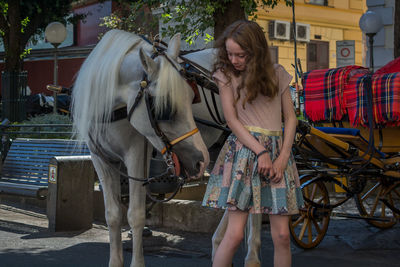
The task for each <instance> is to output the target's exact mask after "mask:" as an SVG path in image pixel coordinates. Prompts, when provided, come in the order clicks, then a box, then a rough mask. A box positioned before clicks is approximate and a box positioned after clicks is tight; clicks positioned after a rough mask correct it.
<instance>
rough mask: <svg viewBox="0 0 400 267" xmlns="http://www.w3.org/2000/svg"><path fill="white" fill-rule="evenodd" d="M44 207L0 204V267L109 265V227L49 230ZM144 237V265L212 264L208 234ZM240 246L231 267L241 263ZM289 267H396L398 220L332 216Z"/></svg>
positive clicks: (157, 232) (162, 232)
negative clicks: (382, 224)
mask: <svg viewBox="0 0 400 267" xmlns="http://www.w3.org/2000/svg"><path fill="white" fill-rule="evenodd" d="M47 227H48V222H47V218H46V216H45V214H44V212H43V211H42V210H37V209H36V210H35V209H29V210H27V209H26V208H25V209H20V208H18V207H15V206H11V205H4V204H0V266H1V267H3V266H4V267H13V266H18V267H20V266H29V267H31V266H41V267H47V266H56V267H62V266H96V267H97V266H107V263H108V255H109V246H108V232H107V227H106V226H104V225H102V224H94V226H93V228H92V229H90V230H88V231H84V232H68V233H66V232H63V233H52V232H50V231H49V230H48V228H47ZM152 231H153V232H152V236H151V237H145V238H144V253H145V260H146V266H148V267H156V266H157V267H159V266H180V267H186V266H187V267H196V266H211V261H210V257H211V256H210V255H211V242H210V240H211V234H202V233H192V232H182V231H173V230H171V229H162V228H152ZM122 234H123V242H124V259H125V266H129V262H130V257H131V253H130V239H129V238H128V230H127V229H125V230H124V232H123V233H122ZM262 234H263V238H262V266H263V267H266V266H272V255H273V251H272V241H271V238H270V233H269V227H268V225H264V228H263V231H262ZM243 251H244V247H243V246H241V247H240V248H239V251H238V253H237V254H236V256H235V259H234V266H235V267H236V266H243ZM292 252H293V266H295V267H297V266H298V267H313V266H324V267H330V266H332V267H333V266H335V267H337V266H340V267H347V266H349V267H350V266H351V267H354V266H362V267H369V266H371V267H372V266H373V267H377V266H385V267H392V266H393V267H394V266H399V264H400V263H399V262H400V256H399V254H400V224H397V225H396V226H395V227H393V228H391V229H388V230H384V231H383V230H379V229H376V228H373V227H372V226H369V225H368V224H367V223H366V222H364V221H362V220H354V219H335V218H332V220H331V223H330V225H329V229H328V232H327V235H326V236H325V238H324V240H323V241H322V243H321V244H320V245H319V246H318V247H317V248H315V249H312V250H303V249H300V248H297V247H295V246H294V245H292Z"/></svg>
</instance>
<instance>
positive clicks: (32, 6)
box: [0, 0, 82, 71]
mask: <svg viewBox="0 0 400 267" xmlns="http://www.w3.org/2000/svg"><path fill="white" fill-rule="evenodd" d="M73 2H74V1H72V0H19V1H17V0H0V12H1V15H0V37H1V39H2V41H3V45H4V50H5V57H4V61H5V70H7V71H19V70H21V69H22V62H23V56H24V54H26V51H25V46H26V44H27V43H28V41H29V39H30V38H32V36H34V35H35V34H37V33H40V32H42V31H44V29H45V28H46V26H47V25H48V24H49V23H50V22H52V21H60V22H62V23H65V22H66V21H65V20H66V17H67V16H68V15H70V12H71V4H72V3H73ZM80 18H82V15H78V16H72V17H69V20H71V21H74V20H76V19H80Z"/></svg>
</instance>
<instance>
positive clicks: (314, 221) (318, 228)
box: [311, 219, 321, 234]
mask: <svg viewBox="0 0 400 267" xmlns="http://www.w3.org/2000/svg"><path fill="white" fill-rule="evenodd" d="M311 220H312V222H313V224H314V226H315V230H317V232H318V234H321V228H320V227H319V225H318V222H317V221H316V220H315V219H311Z"/></svg>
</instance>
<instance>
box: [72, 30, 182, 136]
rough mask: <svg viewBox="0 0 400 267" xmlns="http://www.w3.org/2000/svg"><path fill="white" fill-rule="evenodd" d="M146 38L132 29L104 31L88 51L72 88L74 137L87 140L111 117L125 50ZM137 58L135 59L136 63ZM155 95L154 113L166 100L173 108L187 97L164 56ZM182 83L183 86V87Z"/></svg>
mask: <svg viewBox="0 0 400 267" xmlns="http://www.w3.org/2000/svg"><path fill="white" fill-rule="evenodd" d="M143 44H146V42H143V39H142V38H140V37H139V36H137V35H134V34H132V33H128V32H124V31H121V30H110V31H108V32H107V33H106V34H105V35H104V36H103V38H102V39H101V40H100V42H99V43H98V44H97V45H96V47H95V48H94V49H93V51H92V52H91V53H90V54H89V56H88V57H87V59H86V60H85V62H84V63H83V64H82V67H81V69H80V71H79V74H78V76H77V79H76V81H75V85H74V88H73V92H72V116H73V121H74V123H73V127H74V129H73V130H74V133H75V135H76V137H77V138H78V139H80V140H84V141H88V140H89V132H90V135H91V138H93V139H94V140H97V138H98V137H99V136H100V135H101V134H104V131H105V129H106V127H107V125H108V123H110V121H111V114H112V111H113V107H114V104H115V102H114V101H115V98H116V91H117V89H118V87H119V86H120V84H118V82H119V71H120V66H121V63H122V61H123V60H124V58H125V56H126V54H127V53H128V52H129V51H130V50H132V49H133V48H135V49H138V48H139V45H140V46H143ZM139 62H140V61H139V60H138V64H140V63H139ZM159 64H160V70H159V73H158V77H157V86H156V91H155V92H152V93H153V94H154V95H155V96H156V97H155V99H156V100H155V109H156V113H162V111H163V110H164V107H165V106H167V105H168V104H169V105H170V106H171V107H172V109H173V110H177V109H178V108H179V107H180V103H181V102H182V101H184V99H185V97H187V93H183V91H185V92H187V90H182V89H183V88H187V86H188V85H187V83H186V82H185V81H184V80H183V79H182V78H181V77H180V74H179V73H178V72H177V71H176V70H175V69H174V67H173V66H172V65H171V64H170V63H168V62H167V60H166V59H165V58H164V56H162V57H160V62H159ZM185 86H186V87H185Z"/></svg>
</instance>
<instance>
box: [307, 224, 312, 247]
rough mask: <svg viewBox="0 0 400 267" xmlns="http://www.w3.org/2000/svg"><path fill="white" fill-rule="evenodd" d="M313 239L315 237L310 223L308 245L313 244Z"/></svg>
mask: <svg viewBox="0 0 400 267" xmlns="http://www.w3.org/2000/svg"><path fill="white" fill-rule="evenodd" d="M312 239H313V236H312V224H311V223H309V224H308V243H309V244H311V243H312Z"/></svg>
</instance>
